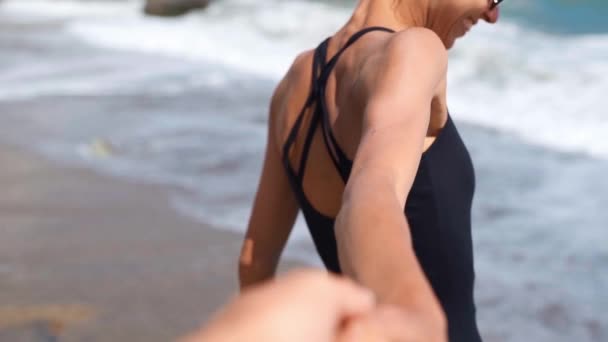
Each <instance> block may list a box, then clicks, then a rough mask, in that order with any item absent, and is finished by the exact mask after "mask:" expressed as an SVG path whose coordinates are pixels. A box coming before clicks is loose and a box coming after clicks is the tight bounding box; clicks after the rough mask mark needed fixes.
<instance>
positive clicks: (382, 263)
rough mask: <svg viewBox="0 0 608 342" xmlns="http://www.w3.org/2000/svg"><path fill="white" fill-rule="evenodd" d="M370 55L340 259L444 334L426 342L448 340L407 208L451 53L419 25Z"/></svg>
mask: <svg viewBox="0 0 608 342" xmlns="http://www.w3.org/2000/svg"><path fill="white" fill-rule="evenodd" d="M370 58H372V59H371V60H370V62H369V63H367V64H366V66H364V68H363V70H362V79H363V84H364V87H365V89H369V90H367V91H366V93H367V94H368V97H367V98H368V101H367V105H366V109H365V112H364V117H363V132H362V138H361V142H360V144H359V147H358V149H357V153H356V156H355V160H354V165H353V170H352V173H351V176H350V178H349V181H348V184H347V186H346V190H345V193H344V197H343V203H342V207H341V209H340V212H339V215H338V217H337V219H336V226H335V230H336V238H337V241H338V253H339V258H340V265H341V267H342V269H343V271H344V272H345V273H346V274H348V275H349V276H351V277H352V278H354V279H355V280H357V281H358V282H359V283H361V284H362V285H364V286H366V287H369V288H371V289H372V290H373V291H374V292H375V293H376V295H377V296H378V299H379V300H380V302H384V303H391V304H397V305H399V306H400V307H402V308H403V309H405V310H406V311H408V312H410V313H413V314H415V315H416V316H417V317H418V318H420V321H421V323H422V324H423V325H425V326H427V325H428V329H426V331H428V332H429V333H432V334H436V335H433V336H425V340H427V341H437V340H443V339H445V327H446V324H445V316H444V313H443V311H442V310H441V306H440V304H439V302H438V300H437V299H436V297H435V295H434V293H433V291H432V289H431V287H430V284H429V282H428V281H427V279H426V278H425V276H424V273H423V271H422V269H421V266H420V264H419V263H418V260H417V258H416V255H415V254H414V250H413V247H412V241H411V236H410V229H409V225H408V222H407V219H406V217H405V216H404V214H403V208H404V207H405V200H406V198H407V196H408V193H409V191H410V188H411V186H412V183H413V181H414V178H415V176H416V172H417V169H418V165H419V162H420V158H421V155H422V152H423V148H424V147H423V144H424V138H425V136H426V132H427V130H428V125H429V120H430V109H431V101H432V99H433V97H434V95H435V94H437V91H438V87H439V85H440V83H441V81H442V80H443V79H444V77H445V74H446V71H447V52H446V50H445V48H444V46H443V44H442V43H441V41H440V39H439V38H438V37H437V36H436V34H435V33H433V32H432V31H430V30H426V29H418V28H412V29H409V30H407V31H404V32H402V33H398V34H396V35H395V36H393V37H391V38H390V41H389V42H388V43H387V46H386V48H385V50H384V51H382V52H380V53H379V54H378V55H377V56H372V57H370ZM370 70H373V71H374V72H373V73H372V72H371V71H370Z"/></svg>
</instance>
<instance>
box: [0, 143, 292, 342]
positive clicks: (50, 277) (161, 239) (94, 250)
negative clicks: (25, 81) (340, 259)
mask: <svg viewBox="0 0 608 342" xmlns="http://www.w3.org/2000/svg"><path fill="white" fill-rule="evenodd" d="M0 165H2V168H1V169H0V185H1V187H2V189H3V190H4V191H3V192H2V195H0V229H1V231H2V239H1V240H0V260H1V261H0V340H23V339H25V340H37V339H36V336H40V335H45V334H47V335H48V334H55V333H56V334H58V336H59V337H60V338H61V340H62V341H80V340H87V341H140V340H141V341H168V340H171V339H174V338H176V337H178V336H180V335H182V334H184V333H187V332H188V331H191V330H192V329H195V328H196V327H197V326H198V325H199V324H200V323H201V322H203V321H205V320H206V319H207V318H208V317H209V316H210V315H211V314H212V313H213V312H214V311H215V310H216V309H217V308H218V307H219V306H220V305H221V304H222V303H224V302H225V301H226V300H227V299H229V298H230V297H231V296H233V295H234V294H235V293H236V291H237V279H236V277H237V257H238V251H239V247H240V243H241V239H242V237H241V236H240V235H239V234H235V233H230V232H224V231H219V230H215V229H213V228H212V227H209V226H207V225H205V224H202V223H199V222H195V221H193V220H191V219H189V218H187V217H184V216H181V215H179V214H178V213H176V211H175V210H173V209H171V207H170V203H169V192H168V191H167V189H166V187H162V186H156V185H148V184H140V183H135V182H129V181H125V180H123V179H116V178H112V177H108V176H104V175H100V174H98V173H96V172H94V171H91V170H89V169H83V168H75V167H71V166H65V165H62V164H58V163H56V162H53V161H49V160H46V159H45V158H43V157H40V156H38V155H36V154H33V153H31V152H28V151H25V150H23V149H18V148H15V147H11V146H8V145H5V144H0ZM286 264H287V265H283V267H282V269H283V270H285V269H288V268H290V266H289V265H288V264H289V263H286Z"/></svg>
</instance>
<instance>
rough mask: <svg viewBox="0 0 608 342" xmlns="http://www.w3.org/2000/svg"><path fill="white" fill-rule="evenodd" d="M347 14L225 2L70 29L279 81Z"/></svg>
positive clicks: (297, 5) (103, 42)
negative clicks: (178, 14)
mask: <svg viewBox="0 0 608 342" xmlns="http://www.w3.org/2000/svg"><path fill="white" fill-rule="evenodd" d="M347 15H348V13H347V12H346V11H344V10H340V9H336V8H333V7H330V6H328V5H325V4H322V3H308V2H302V1H290V2H276V1H269V2H267V3H266V4H265V5H264V6H260V5H259V4H252V5H247V4H243V2H242V1H230V0H227V1H222V2H221V3H218V4H217V5H214V6H211V8H209V9H208V10H207V11H206V12H204V13H202V14H201V13H193V14H190V15H188V16H186V17H184V18H182V19H180V20H175V21H167V20H165V19H156V18H149V17H144V16H137V17H125V16H123V17H122V18H118V19H117V18H113V17H112V18H107V20H97V21H95V22H91V21H87V20H83V21H81V20H78V21H76V22H74V23H72V24H71V25H70V26H69V32H71V33H73V34H75V35H77V36H79V37H82V38H83V39H85V40H87V41H89V42H91V43H93V44H96V45H100V46H104V47H108V48H117V49H125V50H134V51H140V52H148V53H156V54H162V55H165V56H171V57H180V58H187V59H191V60H202V61H205V62H212V63H218V64H222V65H226V66H230V67H232V68H235V69H237V70H239V71H242V72H246V73H252V74H255V75H258V76H261V77H265V78H266V77H272V78H274V79H277V78H279V77H281V75H282V74H283V73H284V72H285V71H286V70H287V68H288V67H289V65H290V63H291V62H292V60H293V58H294V57H295V55H296V54H297V53H298V52H300V51H301V50H302V49H303V48H310V47H312V46H314V45H315V44H317V43H318V42H319V40H320V39H321V38H322V37H323V36H324V35H327V34H328V33H331V32H333V31H334V30H335V29H337V28H338V27H339V25H340V23H342V22H343V21H344V20H345V19H346V17H347Z"/></svg>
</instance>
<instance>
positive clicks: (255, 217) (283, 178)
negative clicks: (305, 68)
mask: <svg viewBox="0 0 608 342" xmlns="http://www.w3.org/2000/svg"><path fill="white" fill-rule="evenodd" d="M286 84H287V82H286V81H285V80H283V81H282V82H281V83H280V84H279V86H278V87H277V89H276V90H275V93H274V95H273V97H272V101H271V104H270V115H269V120H268V121H269V122H268V127H269V128H268V141H267V145H266V155H265V159H264V166H263V169H262V176H261V179H260V183H259V185H258V190H257V194H256V196H255V201H254V204H253V209H252V212H251V217H250V219H249V225H248V228H247V234H246V236H245V241H244V242H243V247H242V249H241V256H240V259H239V282H240V287H241V289H244V288H246V287H248V286H250V285H253V284H256V283H259V282H262V281H264V280H267V279H269V278H272V277H273V276H274V274H275V272H276V268H277V264H278V262H279V258H280V256H281V253H282V251H283V248H284V247H285V243H286V242H287V238H288V237H289V234H290V233H291V230H292V228H293V225H294V222H295V219H296V216H297V213H298V204H297V202H296V199H295V196H294V194H293V192H292V190H291V188H290V186H289V181H288V179H287V175H286V173H285V170H284V168H283V165H282V162H281V155H280V151H281V149H280V148H279V145H278V143H277V138H276V134H275V131H274V130H273V129H274V128H275V127H276V125H275V120H276V117H277V114H278V113H279V112H280V111H281V110H282V107H283V104H282V102H281V101H282V99H283V93H284V92H285V89H284V88H285V86H286Z"/></svg>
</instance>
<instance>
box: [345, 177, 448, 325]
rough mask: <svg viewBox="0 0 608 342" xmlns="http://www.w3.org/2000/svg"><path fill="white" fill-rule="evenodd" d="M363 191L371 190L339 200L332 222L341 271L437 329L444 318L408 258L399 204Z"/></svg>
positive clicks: (384, 193) (407, 240)
mask: <svg viewBox="0 0 608 342" xmlns="http://www.w3.org/2000/svg"><path fill="white" fill-rule="evenodd" d="M367 189H374V190H373V191H367V193H366V194H360V193H359V194H350V195H351V196H348V197H345V201H344V204H343V207H342V209H341V211H340V213H339V215H338V217H337V219H336V225H335V230H336V235H337V240H338V252H339V258H340V265H341V267H342V269H343V271H344V272H345V273H346V274H348V275H349V276H351V277H352V278H354V279H355V280H356V281H358V282H359V283H361V284H362V285H364V286H366V287H368V288H370V289H372V290H373V291H374V292H375V293H376V295H377V296H378V299H379V301H381V302H384V303H390V304H396V305H399V306H401V307H402V308H403V309H405V310H406V311H408V312H410V313H416V315H418V316H419V317H420V318H421V319H422V320H424V321H425V322H426V323H425V324H428V325H429V326H433V327H435V329H438V330H443V329H444V328H445V325H446V324H445V314H444V313H443V310H442V308H441V306H440V304H439V302H438V300H437V298H436V297H435V294H434V292H433V290H432V288H431V286H430V284H429V282H428V281H427V279H426V277H425V276H424V273H423V271H422V268H421V266H420V265H419V263H418V260H417V258H416V255H415V254H414V250H413V247H412V244H411V237H410V231H409V225H408V223H407V220H406V218H405V215H404V214H403V209H402V208H401V204H400V202H399V201H397V200H396V199H395V198H393V197H394V196H391V195H390V191H382V188H378V187H373V188H370V187H367ZM361 199H365V200H361Z"/></svg>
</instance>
